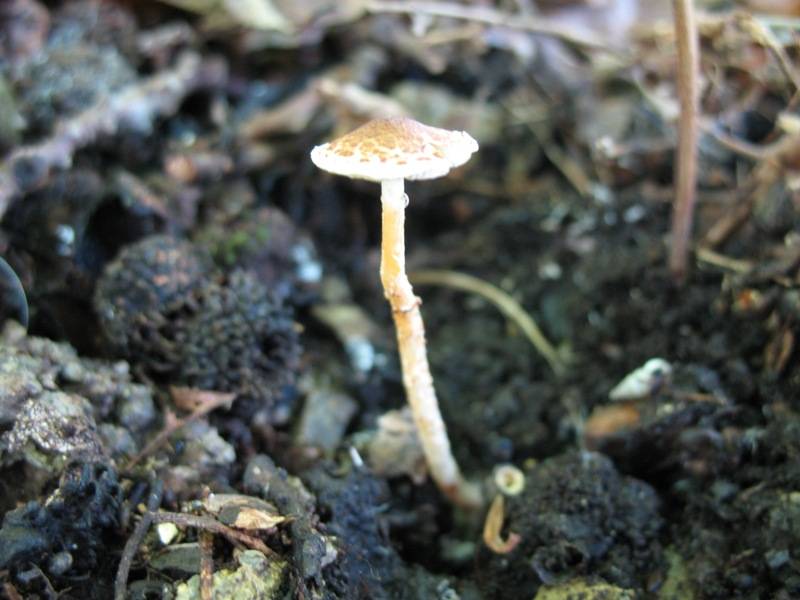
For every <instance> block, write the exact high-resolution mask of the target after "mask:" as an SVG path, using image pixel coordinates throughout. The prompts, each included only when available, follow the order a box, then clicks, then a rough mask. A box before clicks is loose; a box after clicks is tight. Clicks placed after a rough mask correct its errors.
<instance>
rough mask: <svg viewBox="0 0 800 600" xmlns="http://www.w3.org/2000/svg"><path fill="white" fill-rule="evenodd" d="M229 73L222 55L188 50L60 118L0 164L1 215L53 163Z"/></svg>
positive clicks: (59, 165) (148, 119) (60, 165)
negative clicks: (207, 56)
mask: <svg viewBox="0 0 800 600" xmlns="http://www.w3.org/2000/svg"><path fill="white" fill-rule="evenodd" d="M225 77H226V73H225V68H224V66H222V64H221V63H220V62H219V61H215V60H212V61H203V60H201V59H200V57H199V56H198V55H197V54H194V53H191V52H187V53H184V54H182V55H181V56H180V57H179V58H178V60H177V63H176V65H175V67H174V68H173V69H171V70H169V71H164V72H161V73H158V74H156V75H153V76H152V77H150V78H148V79H145V80H143V81H141V82H139V83H135V84H133V85H130V86H128V87H126V88H123V89H122V90H120V91H119V92H117V93H115V94H113V95H111V96H106V97H103V98H101V99H100V100H99V101H97V102H96V103H95V104H94V105H93V106H91V107H89V108H87V109H86V110H84V111H83V112H81V113H78V114H77V115H75V116H73V117H69V118H67V119H64V120H62V121H60V122H59V123H57V124H56V126H55V129H54V132H53V134H52V136H51V137H49V138H48V139H46V140H44V141H43V142H41V143H39V144H34V145H31V146H24V147H22V148H19V149H18V150H15V151H13V152H12V153H11V154H10V155H8V156H7V157H6V158H5V160H3V161H2V164H0V217H2V216H3V214H5V212H6V210H7V209H8V207H9V205H10V204H11V202H13V201H14V200H15V199H17V198H18V197H19V196H21V195H23V194H25V193H27V192H29V191H31V190H34V189H36V188H37V187H40V186H41V185H42V184H43V183H44V182H45V181H46V180H47V177H48V176H49V174H50V171H52V170H53V169H64V168H67V167H69V166H70V164H71V163H72V157H73V155H74V154H75V152H77V151H78V150H79V149H81V148H84V147H85V146H88V145H89V144H92V143H93V142H94V141H95V140H97V139H98V138H100V137H102V136H108V135H113V134H115V133H116V132H117V131H118V130H119V128H120V126H122V125H129V126H132V127H135V128H137V129H146V128H147V127H149V126H150V125H151V123H152V121H153V119H154V118H155V117H156V116H158V115H165V114H171V113H174V112H175V111H176V110H177V108H178V105H179V104H180V102H181V100H183V98H185V97H186V95H187V94H189V93H191V92H192V91H194V90H196V89H198V88H201V87H207V86H218V85H220V84H221V83H222V82H223V81H224V80H225Z"/></svg>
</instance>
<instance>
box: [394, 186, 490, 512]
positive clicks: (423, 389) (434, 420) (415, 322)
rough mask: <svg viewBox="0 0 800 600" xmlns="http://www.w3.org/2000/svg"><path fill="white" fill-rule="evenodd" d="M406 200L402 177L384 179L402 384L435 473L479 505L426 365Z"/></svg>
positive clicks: (462, 501) (459, 496) (461, 500)
mask: <svg viewBox="0 0 800 600" xmlns="http://www.w3.org/2000/svg"><path fill="white" fill-rule="evenodd" d="M407 202H408V198H407V196H406V195H405V193H404V189H403V180H402V179H394V180H390V181H384V182H382V184H381V203H382V206H383V214H382V221H383V234H382V241H381V282H382V283H383V289H384V293H385V294H386V299H387V300H388V301H389V304H390V305H391V307H392V316H393V318H394V323H395V328H396V330H397V346H398V350H399V352H400V364H401V366H402V369H403V385H404V387H405V390H406V397H407V399H408V403H409V405H410V407H411V414H412V415H413V417H414V423H415V425H416V427H417V433H418V435H419V439H420V443H421V445H422V450H423V452H424V454H425V459H426V461H427V463H428V468H429V470H430V473H431V477H432V478H433V480H434V481H435V482H436V484H437V485H438V486H439V488H440V489H441V490H442V492H443V493H444V494H445V495H446V496H447V497H448V498H449V499H450V500H452V501H453V502H454V503H456V504H459V505H461V506H465V507H469V508H477V507H480V506H481V505H482V503H483V498H482V494H481V490H480V488H479V487H478V486H476V485H473V484H470V483H469V482H467V481H465V480H464V478H463V477H462V475H461V471H460V470H459V468H458V464H457V463H456V460H455V457H454V456H453V453H452V450H451V449H450V440H449V439H448V437H447V429H446V428H445V425H444V420H443V419H442V415H441V412H440V411H439V403H438V401H437V399H436V391H435V390H434V387H433V377H432V376H431V372H430V367H429V365H428V355H427V351H426V346H425V326H424V324H423V322H422V314H421V312H420V310H419V304H420V301H419V298H417V297H416V296H415V295H414V290H413V289H412V287H411V283H409V281H408V277H407V276H406V270H405V235H404V227H405V209H406V204H407Z"/></svg>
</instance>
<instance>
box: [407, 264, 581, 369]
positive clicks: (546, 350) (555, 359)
mask: <svg viewBox="0 0 800 600" xmlns="http://www.w3.org/2000/svg"><path fill="white" fill-rule="evenodd" d="M409 278H410V279H411V283H413V284H414V285H444V286H447V287H451V288H455V289H458V290H463V291H466V292H472V293H474V294H478V295H480V296H483V297H484V298H486V299H487V300H488V301H489V302H491V303H492V304H494V305H495V306H496V307H497V309H498V310H500V312H501V313H503V314H504V315H505V316H506V317H507V318H509V319H511V320H512V321H513V322H514V323H516V324H517V326H518V327H519V328H520V329H521V330H522V332H523V333H524V334H525V337H527V338H528V340H529V341H530V343H531V344H533V347H534V348H536V350H537V351H538V352H539V354H541V355H542V357H543V358H544V359H545V360H546V361H547V364H549V365H550V368H552V369H553V371H554V372H555V373H556V375H561V374H563V373H564V371H565V370H566V365H565V364H564V361H563V360H562V359H561V357H560V356H559V355H558V352H557V351H556V349H555V348H554V347H553V345H552V344H551V343H550V342H549V341H548V340H547V338H546V337H545V336H544V334H543V333H542V330H541V329H539V326H538V325H537V324H536V321H534V320H533V318H532V317H531V316H530V315H529V314H528V313H527V312H525V309H524V308H522V306H520V304H519V302H517V301H516V300H514V299H513V298H512V297H511V296H509V295H508V294H506V293H505V292H504V291H503V290H501V289H500V288H498V287H495V286H494V285H492V284H491V283H488V282H486V281H483V280H482V279H478V278H477V277H473V276H471V275H467V274H465V273H458V272H456V271H447V270H439V269H429V270H425V271H416V272H414V273H411V274H410V276H409Z"/></svg>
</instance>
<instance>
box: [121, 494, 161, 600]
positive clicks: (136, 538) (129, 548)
mask: <svg viewBox="0 0 800 600" xmlns="http://www.w3.org/2000/svg"><path fill="white" fill-rule="evenodd" d="M163 489H164V487H163V484H162V482H161V481H160V480H155V481H154V482H153V483H152V484H151V486H150V496H149V498H148V499H147V510H146V511H145V513H144V514H143V515H142V518H141V519H140V520H139V522H138V523H137V524H136V527H135V528H134V530H133V533H132V534H131V537H129V538H128V541H127V542H126V543H125V549H124V550H123V551H122V558H121V559H120V561H119V567H117V577H116V579H115V580H114V600H125V598H126V597H127V587H128V574H129V573H130V570H131V564H133V557H134V556H135V555H136V550H138V549H139V545H140V544H141V543H142V539H144V535H145V534H146V533H147V530H148V529H150V525H151V524H152V522H153V515H154V514H155V511H156V510H158V507H159V506H160V505H161V494H162V492H163Z"/></svg>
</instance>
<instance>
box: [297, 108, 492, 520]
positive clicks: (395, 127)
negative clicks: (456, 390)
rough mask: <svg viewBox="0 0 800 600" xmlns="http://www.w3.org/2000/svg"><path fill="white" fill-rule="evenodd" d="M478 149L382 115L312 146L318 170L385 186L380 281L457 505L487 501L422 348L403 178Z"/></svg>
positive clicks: (422, 418) (426, 434) (426, 439)
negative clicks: (457, 450) (446, 416)
mask: <svg viewBox="0 0 800 600" xmlns="http://www.w3.org/2000/svg"><path fill="white" fill-rule="evenodd" d="M477 149H478V143H477V142H476V141H475V140H474V139H473V138H472V137H471V136H470V135H469V134H468V133H466V132H464V131H447V130H445V129H439V128H436V127H429V126H427V125H423V124H422V123H418V122H417V121H414V120H412V119H408V118H404V117H400V118H390V119H377V120H374V121H370V122H369V123H367V124H365V125H362V126H361V127H359V128H358V129H356V130H354V131H352V132H350V133H348V134H347V135H344V136H342V137H340V138H338V139H336V140H333V141H332V142H329V143H327V144H323V145H321V146H317V147H316V148H314V149H313V150H312V151H311V160H312V161H313V162H314V164H315V165H317V166H318V167H319V168H320V169H323V170H325V171H329V172H331V173H335V174H337V175H344V176H345V177H349V178H351V179H365V180H367V181H376V182H380V184H381V205H382V207H383V213H382V227H383V235H382V241H381V268H380V274H381V282H382V283H383V289H384V294H385V296H386V298H387V300H388V301H389V304H390V305H391V308H392V316H393V318H394V323H395V328H396V330H397V345H398V350H399V352H400V364H401V366H402V370H403V385H404V387H405V390H406V397H407V399H408V403H409V405H410V406H411V412H412V415H413V417H414V423H415V425H416V428H417V431H418V433H419V439H420V443H421V445H422V450H423V452H424V454H425V459H426V461H427V463H428V468H429V470H430V473H431V477H433V479H434V481H435V482H436V484H437V485H438V486H439V489H440V490H441V491H442V492H443V493H444V494H445V496H446V497H447V498H449V499H450V500H451V501H452V502H454V503H455V504H458V505H460V506H464V507H468V508H477V507H480V506H481V505H482V504H483V494H482V491H481V488H480V487H479V486H478V485H475V484H472V483H470V482H468V481H466V480H465V479H464V477H463V476H462V475H461V471H460V469H459V468H458V463H456V460H455V457H453V453H452V451H451V449H450V440H449V439H448V437H447V429H446V428H445V425H444V421H443V420H442V415H441V412H440V411H439V403H438V401H437V399H436V391H435V390H434V387H433V377H432V376H431V372H430V367H429V366H428V356H427V352H426V347H425V326H424V325H423V322H422V315H421V313H420V310H419V305H420V299H419V298H418V297H417V296H415V295H414V291H413V289H412V288H411V283H409V281H408V277H407V276H406V269H405V237H404V230H403V228H404V223H405V209H406V205H407V204H408V196H406V194H405V192H404V190H403V186H404V180H405V179H434V178H436V177H442V176H444V175H446V174H447V173H448V172H449V171H450V169H452V168H454V167H458V166H460V165H462V164H464V163H465V162H467V160H469V158H470V156H471V155H472V153H473V152H475V151H476V150H477Z"/></svg>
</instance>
